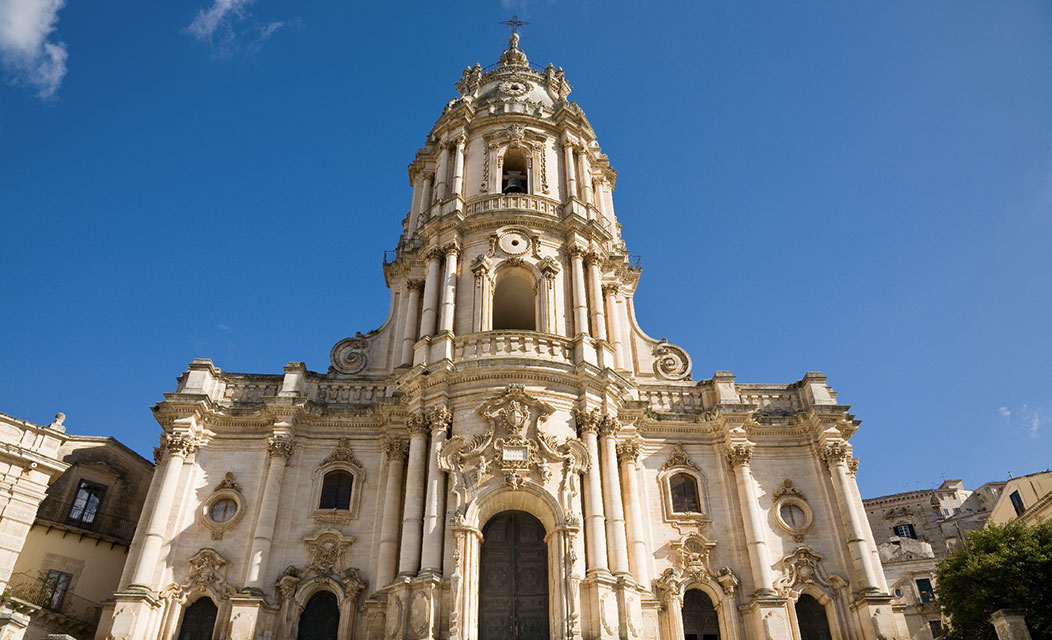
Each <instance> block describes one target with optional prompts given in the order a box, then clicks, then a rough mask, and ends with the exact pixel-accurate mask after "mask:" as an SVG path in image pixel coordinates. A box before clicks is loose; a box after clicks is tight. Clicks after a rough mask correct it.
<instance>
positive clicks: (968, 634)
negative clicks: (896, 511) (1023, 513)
mask: <svg viewBox="0 0 1052 640" xmlns="http://www.w3.org/2000/svg"><path fill="white" fill-rule="evenodd" d="M936 571H937V573H936V579H937V580H938V583H937V586H936V589H935V593H936V596H937V597H938V600H939V604H940V605H941V606H942V610H943V613H945V614H946V615H947V616H948V617H949V619H950V629H949V631H948V632H947V633H946V636H945V637H948V638H956V639H960V640H994V639H995V638H996V637H997V634H996V633H994V628H993V626H992V625H991V624H990V622H989V618H990V614H992V613H993V612H994V611H997V610H998V609H1020V610H1022V611H1024V612H1026V621H1027V625H1028V626H1029V627H1030V634H1031V636H1033V638H1034V640H1052V521H1049V522H1045V523H1043V524H1040V525H1037V526H1035V527H1028V526H1026V525H1023V524H1019V523H1014V522H1011V523H1008V524H1006V525H1001V526H998V525H990V526H988V527H986V528H984V529H980V530H978V531H973V532H972V533H971V534H970V535H969V536H968V539H967V541H966V542H965V544H964V546H963V548H962V549H961V550H960V551H958V552H957V553H954V554H952V555H950V556H949V557H947V558H946V559H945V560H943V561H942V562H940V563H939V566H938V567H937V570H936Z"/></svg>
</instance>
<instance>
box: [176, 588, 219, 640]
mask: <svg viewBox="0 0 1052 640" xmlns="http://www.w3.org/2000/svg"><path fill="white" fill-rule="evenodd" d="M218 612H219V610H218V609H216V604H215V603H214V602H212V599H211V598H209V597H207V596H206V597H203V598H198V599H197V601H196V602H194V603H193V604H192V605H190V606H189V607H187V608H186V613H185V614H183V623H182V624H181V625H179V635H178V638H179V640H212V630H213V629H215V626H216V614H217V613H218Z"/></svg>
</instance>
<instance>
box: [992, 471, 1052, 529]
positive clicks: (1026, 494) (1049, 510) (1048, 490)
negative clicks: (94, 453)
mask: <svg viewBox="0 0 1052 640" xmlns="http://www.w3.org/2000/svg"><path fill="white" fill-rule="evenodd" d="M1049 518H1052V471H1040V472H1038V473H1031V474H1030V475H1026V476H1022V477H1020V478H1012V479H1011V480H1009V481H1008V482H1007V484H1005V486H1004V490H1003V491H1002V492H1001V496H1000V499H999V500H998V501H997V504H996V505H995V506H994V507H993V513H991V514H990V522H993V523H995V524H1004V523H1006V522H1011V521H1013V520H1018V521H1019V522H1022V523H1024V524H1029V525H1034V524H1038V523H1039V522H1044V521H1046V520H1048V519H1049Z"/></svg>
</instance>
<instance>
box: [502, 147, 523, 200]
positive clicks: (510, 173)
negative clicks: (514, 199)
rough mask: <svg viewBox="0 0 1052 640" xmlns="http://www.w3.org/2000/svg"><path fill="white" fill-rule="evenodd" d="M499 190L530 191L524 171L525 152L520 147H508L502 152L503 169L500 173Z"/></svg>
mask: <svg viewBox="0 0 1052 640" xmlns="http://www.w3.org/2000/svg"><path fill="white" fill-rule="evenodd" d="M500 192H501V193H529V192H530V185H529V178H528V177H527V172H526V153H525V152H523V150H522V149H508V150H507V151H506V152H505V153H504V171H503V172H502V173H501V179H500Z"/></svg>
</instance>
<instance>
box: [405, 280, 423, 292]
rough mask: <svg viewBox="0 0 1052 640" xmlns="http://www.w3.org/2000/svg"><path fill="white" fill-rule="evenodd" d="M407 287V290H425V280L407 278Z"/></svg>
mask: <svg viewBox="0 0 1052 640" xmlns="http://www.w3.org/2000/svg"><path fill="white" fill-rule="evenodd" d="M405 288H406V291H413V290H414V289H415V290H416V291H423V290H424V281H423V280H406V281H405Z"/></svg>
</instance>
